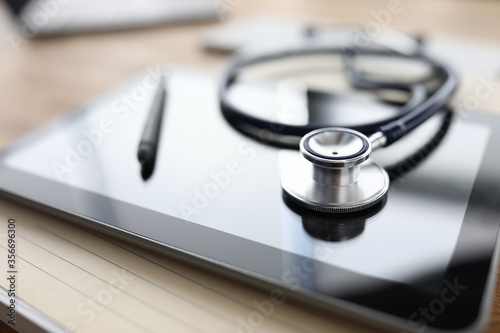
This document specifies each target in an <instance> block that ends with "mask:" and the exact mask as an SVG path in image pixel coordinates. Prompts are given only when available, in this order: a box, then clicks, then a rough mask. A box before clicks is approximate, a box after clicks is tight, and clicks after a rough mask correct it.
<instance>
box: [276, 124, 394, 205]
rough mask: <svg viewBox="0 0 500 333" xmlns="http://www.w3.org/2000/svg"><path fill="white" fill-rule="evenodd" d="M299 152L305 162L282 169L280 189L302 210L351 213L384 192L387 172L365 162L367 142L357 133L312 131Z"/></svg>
mask: <svg viewBox="0 0 500 333" xmlns="http://www.w3.org/2000/svg"><path fill="white" fill-rule="evenodd" d="M300 151H301V153H302V155H303V156H304V157H305V159H306V160H307V161H306V160H301V161H300V162H299V163H297V164H296V165H294V166H293V167H290V168H288V169H286V170H285V171H284V172H283V173H282V175H281V186H282V188H283V191H284V193H285V194H286V195H287V196H288V197H289V198H290V199H291V200H292V201H293V202H295V203H297V204H299V205H301V206H303V207H306V208H308V209H312V210H315V211H320V212H327V213H348V212H355V211H359V210H363V209H365V208H368V207H371V206H373V205H375V204H377V203H378V202H379V201H380V200H382V199H383V198H384V196H385V194H386V193H387V190H388V188H389V177H388V175H387V172H386V171H385V170H384V169H383V168H381V167H379V166H378V165H376V164H372V163H369V162H365V161H366V159H368V157H369V156H370V153H371V143H370V140H369V139H368V138H367V137H366V136H364V135H363V134H361V133H358V132H356V131H352V130H348V129H344V128H335V127H331V128H325V129H320V130H317V131H313V132H311V133H309V134H307V135H305V136H304V138H303V139H302V140H301V142H300ZM362 162H365V163H362ZM361 163H362V164H361Z"/></svg>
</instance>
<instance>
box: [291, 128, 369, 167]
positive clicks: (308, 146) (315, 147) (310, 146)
mask: <svg viewBox="0 0 500 333" xmlns="http://www.w3.org/2000/svg"><path fill="white" fill-rule="evenodd" d="M370 151H371V149H370V141H369V140H368V138H367V137H366V136H365V135H363V134H361V133H359V132H356V131H353V130H350V129H345V128H340V127H328V128H323V129H319V130H316V131H312V132H310V133H308V134H306V135H305V136H304V137H303V138H302V140H301V141H300V152H301V153H302V155H303V156H304V157H305V158H306V159H307V160H308V161H310V162H312V163H314V164H315V165H318V166H323V167H327V168H343V167H351V166H354V165H357V164H360V163H363V162H364V161H366V159H368V157H370Z"/></svg>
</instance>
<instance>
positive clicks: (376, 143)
mask: <svg viewBox="0 0 500 333" xmlns="http://www.w3.org/2000/svg"><path fill="white" fill-rule="evenodd" d="M368 140H369V141H370V144H371V145H372V150H376V149H378V148H381V147H383V146H385V144H386V143H387V138H386V137H385V135H384V133H382V132H375V133H373V134H372V135H371V136H370V137H369V138H368Z"/></svg>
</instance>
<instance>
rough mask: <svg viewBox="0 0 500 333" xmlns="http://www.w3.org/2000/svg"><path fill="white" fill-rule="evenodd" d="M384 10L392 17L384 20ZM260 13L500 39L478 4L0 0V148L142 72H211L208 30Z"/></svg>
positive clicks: (499, 24)
mask: <svg viewBox="0 0 500 333" xmlns="http://www.w3.org/2000/svg"><path fill="white" fill-rule="evenodd" d="M391 6H392V7H394V8H392V7H391ZM390 9H391V10H392V9H394V10H393V12H394V13H395V14H392V15H390V17H384V15H383V12H387V11H388V10H390ZM262 15H265V16H266V18H267V19H268V21H269V20H270V21H271V22H272V21H273V19H274V18H276V20H278V19H281V20H283V19H287V20H300V21H302V22H310V23H313V24H320V23H321V24H334V23H335V24H336V23H345V24H355V25H359V26H361V27H363V25H366V24H367V23H369V22H379V21H380V22H381V23H382V24H383V25H384V26H385V25H386V26H388V27H390V28H392V29H397V30H398V31H403V32H405V33H410V34H421V35H426V36H428V35H430V36H445V37H447V38H448V37H449V38H455V39H459V40H466V41H474V42H477V43H480V44H481V45H484V48H486V49H488V48H489V49H491V51H492V52H498V49H497V47H496V44H495V43H496V42H498V40H499V37H500V3H499V2H498V1H487V0H482V1H465V0H460V1H456V0H453V1H449V0H438V1H432V0H428V1H409V0H400V1H399V0H398V1H386V0H383V1H373V0H366V1H331V0H328V1H326V0H286V1H285V0H279V1H264V0H251V1H250V0H231V1H230V0H189V1H186V0H184V1H182V0H156V1H155V0H150V1H130V0H127V1H114V0H106V1H82V0H64V1H63V0H44V1H42V0H30V1H21V0H19V1H16V0H8V1H6V0H2V1H0V144H1V145H4V144H6V143H7V142H9V141H11V140H12V139H13V138H15V137H17V136H19V135H20V134H22V133H24V132H26V131H28V130H29V129H32V128H34V127H36V126H38V125H40V124H42V123H44V122H46V121H47V120H48V119H51V118H53V117H55V116H57V115H59V114H61V113H63V112H65V111H67V110H69V109H72V108H75V107H77V106H78V105H81V104H82V103H85V102H86V101H88V100H89V99H91V98H93V97H96V96H98V95H99V94H100V93H104V92H105V91H106V90H108V89H110V88H111V87H113V86H114V85H116V84H118V83H120V82H122V81H124V80H126V79H127V78H128V77H130V76H131V75H134V74H136V73H137V72H139V71H141V70H143V69H144V68H145V67H147V66H151V65H156V64H179V65H187V66H195V67H199V68H204V69H210V70H217V68H220V66H221V64H223V61H224V60H225V59H226V58H227V54H224V53H221V52H207V50H206V48H205V47H204V45H205V44H206V36H207V33H208V32H209V31H210V29H212V28H215V27H219V26H221V25H225V24H229V23H234V22H240V21H242V20H244V19H247V18H252V17H259V16H262ZM377 20H379V21H377ZM457 56H459V55H457ZM492 66H494V64H493V65H491V66H490V67H492ZM495 71H497V69H496V68H491V73H492V75H497V74H498V73H495ZM464 85H465V86H466V88H463V87H464ZM469 86H470V87H469ZM467 87H469V88H467ZM473 87H474V80H472V82H468V81H467V80H465V81H464V82H463V84H462V88H461V89H462V91H464V90H463V89H465V91H467V89H473ZM497 101H498V98H496V97H492V98H490V99H489V100H488V101H481V103H482V105H484V107H482V109H486V110H493V109H495V105H496V104H497Z"/></svg>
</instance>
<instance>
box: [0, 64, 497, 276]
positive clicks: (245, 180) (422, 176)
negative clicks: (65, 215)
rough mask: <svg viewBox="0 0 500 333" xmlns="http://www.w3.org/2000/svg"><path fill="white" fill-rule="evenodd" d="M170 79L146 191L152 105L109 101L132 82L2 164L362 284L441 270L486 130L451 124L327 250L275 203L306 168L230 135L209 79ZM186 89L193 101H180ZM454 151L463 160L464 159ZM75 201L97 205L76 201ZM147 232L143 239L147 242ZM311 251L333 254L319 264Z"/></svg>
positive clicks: (402, 150)
mask: <svg viewBox="0 0 500 333" xmlns="http://www.w3.org/2000/svg"><path fill="white" fill-rule="evenodd" d="M169 80H170V81H169V91H168V102H167V109H166V110H165V114H164V117H163V122H164V123H163V129H162V141H161V146H160V148H159V155H158V159H157V162H156V169H155V172H154V174H153V176H152V177H151V178H150V179H149V180H148V181H146V182H144V181H143V180H142V178H141V175H140V166H139V163H138V161H137V159H136V152H137V145H138V142H139V140H140V135H141V131H142V127H143V124H144V122H145V119H146V116H147V113H148V111H149V107H150V104H151V101H152V97H153V96H152V94H151V96H148V97H146V98H145V99H144V100H143V101H140V102H138V103H137V105H136V106H135V107H133V108H129V109H128V110H125V109H124V108H123V105H121V104H120V102H118V103H117V102H116V101H120V95H121V94H122V93H123V91H132V90H133V88H134V82H132V83H131V84H130V85H129V86H125V87H123V90H122V91H120V92H117V93H114V94H111V95H109V96H108V97H106V98H105V99H103V100H99V101H97V102H96V103H94V104H92V105H90V106H89V107H88V108H87V109H86V110H85V111H84V112H80V113H76V114H75V115H74V116H73V120H72V121H71V122H70V123H69V124H65V126H58V125H56V126H55V127H54V128H53V129H52V130H51V131H50V132H47V134H46V135H44V136H43V137H41V139H39V140H37V141H36V142H32V143H31V144H30V145H27V146H24V147H22V148H21V149H19V150H17V151H15V152H14V153H12V154H10V155H9V156H8V159H7V162H6V163H7V165H8V166H9V167H11V168H14V169H19V170H22V171H26V172H28V173H31V174H36V175H38V176H41V177H43V178H46V179H51V180H54V181H58V182H61V183H65V184H68V185H70V186H71V187H74V188H79V189H86V190H89V191H91V192H94V193H99V194H102V195H105V196H107V197H110V198H114V199H118V200H121V201H124V202H127V203H131V204H134V205H137V206H141V207H144V208H147V209H150V210H153V211H156V212H160V213H162V214H167V215H170V216H175V217H178V218H181V219H184V220H186V221H189V222H192V223H196V224H200V225H203V226H207V227H210V228H213V229H216V230H220V231H222V232H225V233H228V234H231V235H235V236H239V237H242V238H245V239H248V240H251V241H255V242H258V243H261V244H265V245H269V246H271V247H274V248H278V249H281V250H284V251H288V252H291V253H294V254H299V255H302V256H305V257H308V258H315V259H317V260H320V261H323V262H325V263H328V264H331V265H334V266H338V267H341V268H344V269H347V270H351V271H354V272H357V273H362V274H366V275H368V276H373V277H378V278H383V279H388V280H393V281H399V282H411V281H412V279H414V277H415V276H416V275H421V274H422V272H425V271H429V272H432V273H433V274H439V273H440V272H444V271H445V269H446V267H447V264H448V262H449V261H450V259H451V256H452V254H453V251H454V249H455V245H456V242H457V238H458V234H459V231H460V228H461V225H462V221H463V218H464V214H465V210H466V207H467V203H468V199H469V196H470V193H471V189H472V187H473V184H474V180H475V178H476V175H477V173H478V170H479V167H480V165H481V161H482V159H483V153H484V150H485V147H486V144H487V142H488V138H489V130H488V128H487V127H486V126H484V125H480V124H474V123H464V122H457V124H454V125H453V126H452V127H451V129H450V131H449V133H448V135H447V136H446V137H445V139H444V140H443V142H442V144H441V145H440V146H439V147H438V148H437V150H436V151H435V152H434V153H433V154H431V156H430V157H429V158H428V159H427V160H425V161H424V162H423V163H422V165H421V166H419V167H418V168H417V169H416V170H414V171H413V172H412V173H410V174H408V175H407V176H405V177H403V178H400V179H398V180H396V181H395V182H393V184H391V188H390V190H389V195H388V199H387V202H386V205H385V207H384V208H383V209H382V210H381V212H380V213H379V214H377V215H375V216H374V217H372V218H370V219H369V220H368V221H367V223H366V225H365V226H364V229H363V231H362V232H361V233H360V234H359V235H358V236H357V237H354V238H352V239H350V240H346V241H344V242H327V241H322V240H319V239H316V238H314V237H312V236H311V235H309V234H308V233H307V232H306V231H305V230H304V228H303V225H302V220H301V217H300V216H299V215H297V214H296V213H294V212H293V211H291V210H290V209H289V208H288V207H287V206H286V205H285V204H284V202H283V200H282V195H281V186H280V182H279V179H280V177H279V175H280V172H281V171H282V170H283V168H285V167H286V166H287V165H290V164H291V163H294V161H296V159H297V158H301V157H300V156H299V154H298V152H296V151H291V150H281V149H277V148H272V147H268V146H265V145H262V144H260V143H257V142H255V141H254V140H252V139H249V138H247V137H245V136H243V135H241V134H240V133H239V132H237V131H236V130H234V129H233V128H232V127H230V126H229V125H228V124H227V123H226V122H225V120H224V119H223V117H222V115H221V114H220V112H219V110H218V106H217V105H218V104H217V100H216V93H215V92H216V85H215V84H214V82H213V81H212V79H210V78H208V77H204V76H200V75H198V74H193V73H189V72H183V73H182V74H173V75H172V76H171V77H170V78H169ZM193 82H196V90H195V94H196V96H195V97H191V98H186V91H194V90H193V88H192V86H193ZM118 106H121V107H122V108H121V109H119V108H118ZM125 111H126V112H125ZM103 119H105V122H107V124H108V125H107V128H108V130H109V133H105V134H104V135H103V137H102V140H101V141H99V143H98V144H92V151H91V152H90V153H88V154H87V156H80V157H81V159H80V160H79V163H76V162H75V163H74V166H70V167H69V171H68V172H64V173H63V174H61V173H59V174H58V173H57V172H55V171H54V163H60V164H63V165H67V161H66V159H67V157H68V156H69V155H71V154H72V152H74V151H77V150H78V146H79V145H81V142H82V140H88V135H89V133H92V131H93V130H95V129H99V128H100V126H102V123H103ZM433 122H434V123H433ZM435 122H436V120H435V119H434V120H432V121H431V122H429V123H428V124H426V126H424V127H423V128H420V129H418V130H417V131H416V132H415V133H413V134H412V135H411V136H409V137H408V138H407V139H405V140H403V141H401V142H399V143H396V144H395V145H394V146H393V147H391V148H390V149H387V150H385V151H380V152H377V153H376V154H375V156H374V158H375V160H377V161H378V162H380V164H382V165H390V164H392V163H395V162H397V160H398V159H402V158H403V157H404V156H407V155H408V154H409V153H411V152H412V151H414V150H415V149H417V148H418V147H419V145H420V144H422V143H423V142H425V138H426V137H428V136H429V135H430V134H429V133H432V131H433V129H434V128H435V127H436V124H435ZM111 128H112V130H111ZM460 151H467V158H466V159H464V158H463V156H462V155H461V154H457V152H460ZM68 154H69V155H68ZM73 200H75V201H78V205H80V206H82V205H83V206H84V205H87V206H91V205H92V203H90V202H80V201H79V200H81V199H79V197H77V196H75V197H73ZM101 204H102V205H104V206H105V203H101ZM101 209H108V210H109V211H110V213H109V214H110V216H114V218H115V219H116V225H117V226H118V227H121V228H123V229H125V230H135V229H137V225H133V224H131V222H125V221H121V220H120V219H118V218H116V216H119V215H120V212H118V211H114V210H113V207H104V208H102V207H101ZM135 223H143V222H141V221H135ZM165 223H167V222H165ZM145 225H147V224H145ZM152 228H153V229H154V226H152ZM153 229H151V230H149V231H148V230H145V231H144V234H145V235H147V236H148V237H153V236H154V235H155V232H154V230H153ZM184 236H185V237H186V241H189V235H184ZM157 237H159V238H161V235H157ZM206 241H207V242H210V240H209V239H208V240H206ZM213 246H214V247H217V246H219V244H216V243H214V244H213ZM318 249H320V250H322V251H323V252H322V253H328V255H321V256H318V253H319V252H318ZM325 251H326V252H325Z"/></svg>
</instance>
